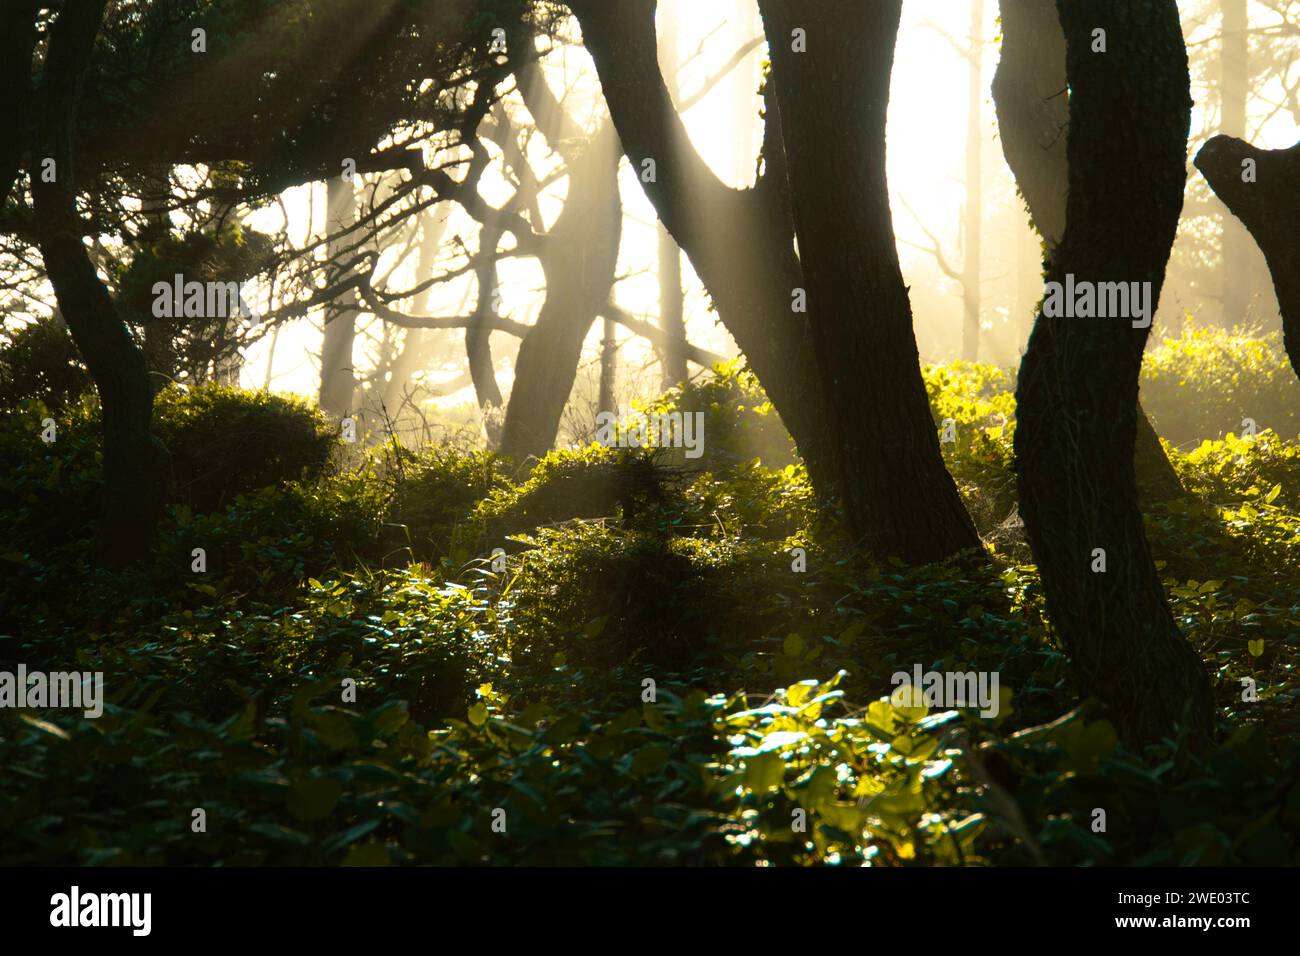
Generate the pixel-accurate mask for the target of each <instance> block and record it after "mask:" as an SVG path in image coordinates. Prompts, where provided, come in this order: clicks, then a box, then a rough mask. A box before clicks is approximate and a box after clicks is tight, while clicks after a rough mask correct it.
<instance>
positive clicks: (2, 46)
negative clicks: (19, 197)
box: [0, 0, 41, 207]
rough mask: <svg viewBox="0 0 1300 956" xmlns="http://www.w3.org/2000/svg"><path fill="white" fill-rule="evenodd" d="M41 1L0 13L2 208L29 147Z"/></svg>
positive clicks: (19, 1)
mask: <svg viewBox="0 0 1300 956" xmlns="http://www.w3.org/2000/svg"><path fill="white" fill-rule="evenodd" d="M40 8H41V5H40V3H39V2H38V0H9V2H8V3H6V4H5V9H4V10H3V11H2V12H0V88H2V89H4V90H5V91H6V92H5V95H4V96H2V97H0V129H3V130H5V135H4V136H3V137H0V207H3V206H4V204H5V202H6V200H8V198H9V192H10V190H11V189H13V186H14V183H15V181H16V180H17V179H18V173H19V170H20V169H21V168H22V162H23V150H24V149H25V148H26V146H27V135H26V134H27V119H28V113H29V112H30V109H29V103H30V101H31V92H32V91H31V86H32V53H33V52H34V51H35V49H36V15H37V14H38V13H39V12H40Z"/></svg>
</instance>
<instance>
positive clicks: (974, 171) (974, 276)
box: [961, 0, 984, 362]
mask: <svg viewBox="0 0 1300 956" xmlns="http://www.w3.org/2000/svg"><path fill="white" fill-rule="evenodd" d="M969 42H970V53H969V63H968V69H967V78H966V82H967V85H966V209H965V215H964V221H963V224H962V251H963V266H962V274H961V287H962V313H963V318H962V333H961V343H962V344H961V357H962V358H963V359H965V360H966V361H967V362H978V361H979V354H980V292H981V289H980V258H981V244H980V238H981V236H980V230H981V227H982V225H983V220H984V189H983V186H984V183H983V175H984V173H983V163H982V162H981V159H982V157H981V149H982V146H983V137H982V133H983V125H982V123H981V121H980V113H981V111H980V102H981V101H982V100H983V98H984V82H983V79H982V77H983V74H984V0H971V13H970V41H969Z"/></svg>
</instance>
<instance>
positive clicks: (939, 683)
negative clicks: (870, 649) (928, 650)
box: [889, 664, 1001, 717]
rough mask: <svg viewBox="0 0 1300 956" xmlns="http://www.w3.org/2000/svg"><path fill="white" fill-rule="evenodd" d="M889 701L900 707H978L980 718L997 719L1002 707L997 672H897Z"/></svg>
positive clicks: (916, 668)
mask: <svg viewBox="0 0 1300 956" xmlns="http://www.w3.org/2000/svg"><path fill="white" fill-rule="evenodd" d="M889 682H890V683H891V684H893V685H894V693H893V694H892V695H891V700H892V701H893V702H894V704H895V705H897V706H900V707H918V706H921V705H922V704H924V705H925V706H926V707H932V708H933V707H946V708H953V707H978V708H979V713H980V716H981V717H996V716H997V715H998V710H999V709H1000V707H1001V697H1000V696H999V695H998V672H997V671H992V672H990V671H925V672H924V673H923V672H922V671H921V665H920V664H914V665H912V673H910V674H909V673H907V671H897V672H895V673H894V675H893V676H892V677H890V679H889Z"/></svg>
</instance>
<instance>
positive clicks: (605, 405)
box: [596, 318, 618, 416]
mask: <svg viewBox="0 0 1300 956" xmlns="http://www.w3.org/2000/svg"><path fill="white" fill-rule="evenodd" d="M604 324H605V329H604V334H603V335H602V336H601V340H600V394H599V397H598V398H597V399H596V408H597V410H598V411H602V412H609V413H610V414H612V415H615V416H617V415H618V396H617V394H616V393H615V388H614V387H615V385H616V384H617V382H618V331H617V330H618V323H616V322H615V321H614V320H613V319H610V318H607V319H605V323H604Z"/></svg>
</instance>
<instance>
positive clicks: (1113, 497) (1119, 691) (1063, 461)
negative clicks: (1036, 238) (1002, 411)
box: [1015, 0, 1213, 743]
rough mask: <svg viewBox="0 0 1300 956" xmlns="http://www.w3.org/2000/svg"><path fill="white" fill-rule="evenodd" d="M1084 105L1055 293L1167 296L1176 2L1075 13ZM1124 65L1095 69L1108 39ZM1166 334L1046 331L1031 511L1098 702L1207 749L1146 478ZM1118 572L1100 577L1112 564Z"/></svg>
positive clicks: (1180, 91) (1065, 11) (1108, 56)
mask: <svg viewBox="0 0 1300 956" xmlns="http://www.w3.org/2000/svg"><path fill="white" fill-rule="evenodd" d="M1059 11H1060V18H1061V23H1062V26H1063V27H1064V30H1065V37H1066V41H1067V74H1068V78H1069V82H1070V89H1071V91H1072V93H1071V98H1070V129H1069V137H1068V162H1069V198H1068V205H1067V211H1066V227H1065V232H1064V235H1063V238H1062V240H1061V243H1060V245H1059V246H1058V247H1057V248H1056V249H1055V250H1054V252H1053V254H1052V257H1051V261H1050V264H1049V269H1048V280H1049V281H1055V282H1063V281H1064V280H1065V276H1066V275H1067V274H1073V275H1074V277H1075V282H1076V283H1077V282H1082V281H1086V282H1118V281H1138V282H1149V283H1151V289H1152V300H1151V301H1152V308H1153V310H1154V307H1155V303H1156V302H1157V301H1158V298H1159V292H1160V287H1161V285H1162V284H1163V282H1164V274H1165V266H1166V264H1167V262H1168V259H1169V252H1170V248H1171V246H1172V244H1173V240H1174V234H1175V231H1176V230H1177V227H1178V218H1179V215H1180V213H1181V210H1182V203H1183V187H1184V184H1185V179H1186V149H1187V133H1188V127H1189V124H1190V116H1191V96H1190V93H1189V78H1188V68H1187V52H1186V48H1185V46H1184V44H1183V36H1182V30H1181V26H1180V24H1179V20H1178V8H1177V5H1176V3H1175V0H1129V2H1126V3H1123V4H1119V3H1116V4H1105V5H1099V4H1079V3H1075V2H1070V0H1061V2H1060V3H1059ZM1095 29H1102V30H1105V35H1106V43H1107V51H1106V52H1105V53H1093V52H1092V51H1091V45H1092V42H1093V31H1094V30H1095ZM1149 331H1150V330H1149V329H1135V328H1132V326H1131V323H1130V322H1129V321H1128V320H1126V319H1115V318H1112V319H1096V318H1092V319H1089V318H1063V317H1062V318H1049V317H1046V316H1044V315H1041V314H1040V315H1039V317H1038V320H1037V322H1036V323H1035V327H1034V332H1033V334H1032V335H1031V337H1030V340H1029V348H1028V351H1027V352H1026V353H1025V357H1024V361H1023V362H1022V364H1021V369H1020V380H1019V385H1018V387H1017V390H1016V399H1017V405H1018V409H1019V412H1018V416H1019V423H1018V425H1017V428H1016V437H1015V452H1016V473H1017V478H1018V483H1019V490H1020V508H1021V514H1022V516H1023V518H1024V522H1025V530H1026V533H1027V535H1028V538H1029V542H1030V545H1031V547H1032V548H1033V552H1034V556H1035V558H1036V560H1037V561H1038V566H1039V569H1040V572H1041V574H1042V580H1043V587H1044V590H1045V592H1046V596H1047V606H1048V610H1049V611H1050V613H1051V616H1052V622H1053V624H1054V626H1055V627H1056V629H1057V631H1058V633H1059V634H1060V636H1061V639H1062V641H1063V642H1064V644H1065V647H1066V649H1067V652H1068V654H1069V656H1070V660H1071V662H1072V665H1073V668H1074V674H1075V681H1076V683H1077V686H1078V688H1079V690H1080V692H1081V693H1082V694H1083V695H1084V696H1095V697H1097V698H1099V699H1100V700H1102V701H1103V702H1104V703H1105V704H1106V705H1108V707H1109V709H1110V712H1111V714H1112V715H1113V716H1114V718H1115V719H1116V722H1117V729H1118V730H1119V732H1120V734H1121V735H1122V736H1123V737H1124V738H1125V739H1126V740H1128V741H1130V742H1134V743H1143V742H1150V741H1154V740H1158V739H1159V738H1161V737H1162V736H1163V735H1166V734H1168V733H1170V731H1171V730H1172V729H1173V727H1174V725H1175V722H1176V721H1178V720H1179V719H1180V718H1182V717H1184V716H1189V717H1190V719H1191V722H1192V724H1191V726H1192V730H1193V732H1194V734H1195V735H1196V736H1197V737H1198V738H1200V739H1204V738H1206V737H1207V736H1208V734H1209V732H1210V730H1211V728H1212V723H1213V711H1212V707H1211V703H1212V702H1211V696H1210V685H1209V680H1208V678H1207V676H1206V673H1205V669H1204V667H1203V665H1202V663H1201V661H1200V659H1199V658H1198V656H1197V654H1196V652H1195V651H1194V650H1193V649H1192V648H1191V646H1190V645H1189V644H1188V643H1187V641H1186V640H1185V639H1184V638H1183V636H1182V634H1181V633H1179V630H1178V627H1177V624H1176V623H1175V622H1174V619H1173V616H1172V614H1171V613H1170V611H1169V606H1168V604H1167V603H1166V601H1165V596H1164V591H1163V589H1162V588H1161V584H1160V578H1159V575H1158V574H1157V572H1156V568H1155V565H1154V563H1153V562H1152V559H1151V554H1150V551H1149V549H1148V545H1147V539H1146V534H1145V531H1144V529H1143V525H1142V515H1141V512H1140V511H1139V509H1138V500H1137V487H1136V482H1135V475H1134V466H1133V446H1134V440H1135V436H1136V432H1137V391H1138V374H1139V372H1140V370H1141V365H1142V352H1143V348H1144V346H1145V343H1146V339H1147V335H1148V334H1149ZM1096 548H1101V549H1104V551H1105V554H1106V570H1105V572H1104V573H1094V572H1093V570H1092V564H1093V560H1094V559H1093V553H1094V549H1096Z"/></svg>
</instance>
